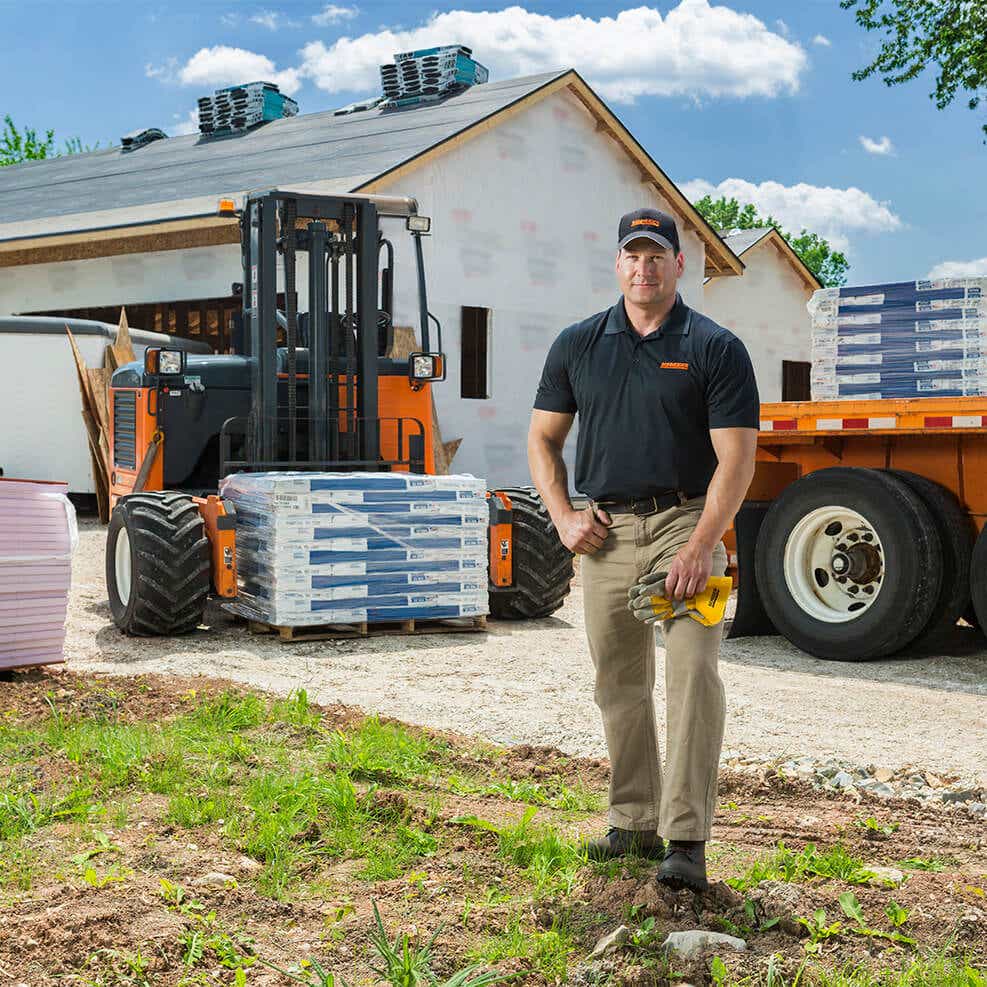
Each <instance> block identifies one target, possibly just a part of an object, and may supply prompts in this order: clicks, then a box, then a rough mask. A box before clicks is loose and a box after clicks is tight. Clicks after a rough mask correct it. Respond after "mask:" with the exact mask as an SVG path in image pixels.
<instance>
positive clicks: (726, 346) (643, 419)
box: [528, 209, 759, 891]
mask: <svg viewBox="0 0 987 987" xmlns="http://www.w3.org/2000/svg"><path fill="white" fill-rule="evenodd" d="M684 267H685V257H684V255H683V254H682V252H681V250H680V247H679V235H678V230H677V228H676V226H675V221H674V220H673V219H672V218H671V217H670V216H668V215H666V214H665V213H663V212H659V211H658V210H655V209H639V210H637V211H636V212H632V213H628V214H627V215H626V216H624V217H623V218H622V219H621V220H620V226H619V232H618V247H617V262H616V270H617V280H618V282H619V284H620V290H621V293H622V297H621V298H620V299H619V300H618V302H617V304H616V305H614V306H613V308H611V309H608V310H607V311H605V312H601V313H599V314H598V315H593V316H591V317H590V318H588V319H586V320H585V321H584V322H580V323H577V324H576V325H572V326H569V328H568V329H566V330H564V331H563V332H562V334H561V335H560V336H559V337H558V338H557V339H556V340H555V342H554V343H553V345H552V348H551V350H550V351H549V354H548V357H547V359H546V361H545V368H544V371H543V374H542V378H541V383H540V384H539V387H538V393H537V396H536V398H535V404H534V409H535V410H534V411H533V413H532V416H531V429H530V433H529V437H528V460H529V464H530V467H531V475H532V478H533V480H534V482H535V486H536V487H537V488H538V491H539V493H540V494H541V496H542V499H543V500H544V502H545V505H546V507H547V508H548V511H549V513H550V514H551V517H552V520H553V521H554V523H555V527H556V528H557V529H558V532H559V535H560V537H561V539H562V541H563V542H564V544H565V545H566V546H567V547H568V548H569V549H571V550H572V551H574V552H576V553H579V554H580V555H582V556H583V558H582V561H581V563H580V571H581V574H582V583H583V595H584V609H585V620H586V634H587V637H588V639H589V648H590V654H591V655H592V658H593V664H594V667H595V670H596V687H595V692H594V698H595V700H596V703H597V705H598V706H599V708H600V711H601V713H602V716H603V728H604V733H605V735H606V741H607V749H608V751H609V754H610V765H611V780H610V812H609V823H610V830H609V832H608V833H607V835H606V836H605V837H602V838H601V839H597V840H594V841H592V842H590V843H589V844H587V849H588V852H589V854H590V856H592V857H594V858H596V859H606V858H610V857H616V856H622V855H624V854H626V853H635V854H638V855H640V856H645V857H649V858H652V859H655V860H661V861H662V863H661V866H660V868H659V872H658V880H659V881H662V882H663V883H665V884H668V885H669V886H671V887H673V888H682V887H689V888H692V889H694V890H698V891H702V890H705V889H706V888H707V887H708V883H707V879H706V860H705V841H706V840H708V839H709V835H710V826H711V823H712V817H713V811H714V806H715V803H716V791H717V769H718V765H719V756H720V748H721V746H722V742H723V725H724V719H725V701H724V691H723V684H722V682H721V681H720V677H719V672H718V670H717V662H718V658H719V647H720V640H721V637H722V624H718V625H716V626H713V627H704V626H702V625H701V624H699V623H698V622H697V621H694V620H692V619H690V618H689V617H678V618H676V619H673V620H670V621H666V622H665V623H664V624H663V625H662V634H663V638H664V646H665V695H666V748H665V755H666V756H665V769H664V773H663V772H662V766H661V761H660V753H659V749H658V737H657V727H656V722H655V708H654V699H653V696H652V693H653V691H654V684H655V641H654V632H653V629H652V627H651V626H650V625H648V624H644V623H641V622H640V621H639V620H636V619H635V617H634V616H633V614H632V613H631V612H630V611H629V610H628V608H627V602H628V589H629V588H630V587H631V586H632V585H634V584H635V583H638V582H639V581H640V579H641V577H642V576H645V575H648V574H649V573H656V572H659V571H661V572H667V573H668V576H667V579H666V581H665V592H666V595H667V596H669V597H671V598H673V599H676V600H681V599H684V598H687V597H690V596H692V595H694V594H695V593H696V592H698V591H699V590H701V589H702V588H703V587H704V586H705V585H706V583H707V581H708V580H709V578H710V576H711V575H713V574H715V575H723V573H724V571H725V569H726V551H725V549H724V547H723V544H722V542H721V540H720V539H721V538H722V537H723V533H724V531H726V529H727V528H728V527H729V526H730V524H731V522H732V520H733V517H734V515H735V514H736V512H737V510H738V509H739V507H740V505H741V503H742V501H743V499H744V495H745V493H746V492H747V488H748V486H749V485H750V481H751V479H752V477H753V475H754V453H755V447H756V439H757V429H758V424H759V422H758V416H759V402H758V395H757V387H756V384H755V381H754V371H753V368H752V366H751V362H750V358H749V356H748V354H747V351H746V349H745V348H744V345H743V343H741V342H740V340H739V339H737V338H736V336H734V335H733V334H732V333H730V332H728V331H727V330H726V329H724V328H722V327H721V326H718V325H717V324H716V323H715V322H713V321H712V320H710V319H708V318H706V317H705V316H703V315H700V314H699V313H698V312H695V311H693V310H691V309H690V308H689V307H688V306H686V305H685V303H684V302H683V301H682V299H681V297H680V296H679V295H678V293H677V290H676V287H677V283H678V279H679V278H680V277H681V275H682V272H683V270H684ZM576 414H578V415H579V441H578V447H577V451H576V476H575V486H576V489H577V490H578V491H579V492H581V493H583V494H585V495H586V496H587V497H588V498H589V499H590V506H589V507H588V508H587V509H586V510H583V511H577V510H575V509H574V508H573V506H572V502H571V501H570V499H569V493H568V490H569V485H568V477H567V473H566V467H565V464H564V462H563V460H562V447H563V445H564V443H565V439H566V435H567V434H568V432H569V430H570V428H571V427H572V423H573V419H574V417H575V415H576ZM659 833H660V834H661V835H659ZM662 836H663V837H664V838H665V839H667V840H668V847H667V849H666V847H665V844H664V842H663V840H662Z"/></svg>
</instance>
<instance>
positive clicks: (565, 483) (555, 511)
mask: <svg viewBox="0 0 987 987" xmlns="http://www.w3.org/2000/svg"><path fill="white" fill-rule="evenodd" d="M528 466H529V468H530V470H531V480H532V482H533V483H534V485H535V488H536V489H537V490H538V493H540V494H541V499H542V502H543V503H544V505H545V508H546V509H547V511H548V513H549V516H550V517H551V518H552V521H553V522H555V523H556V524H558V519H559V518H560V517H561V516H562V515H563V514H564V513H565V512H566V511H571V510H572V501H571V500H570V499H569V471H568V470H567V469H566V465H565V460H564V459H563V458H562V450H561V449H559V448H558V447H556V446H555V445H553V444H552V443H551V442H548V441H546V440H544V439H532V440H531V441H530V442H529V443H528Z"/></svg>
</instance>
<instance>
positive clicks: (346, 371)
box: [106, 190, 573, 635]
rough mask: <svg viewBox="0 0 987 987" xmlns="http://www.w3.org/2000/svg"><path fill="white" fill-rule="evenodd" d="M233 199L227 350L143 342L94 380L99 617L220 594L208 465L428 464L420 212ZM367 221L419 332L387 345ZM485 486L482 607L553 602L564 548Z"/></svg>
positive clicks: (372, 200) (121, 621)
mask: <svg viewBox="0 0 987 987" xmlns="http://www.w3.org/2000/svg"><path fill="white" fill-rule="evenodd" d="M221 211H223V212H225V213H227V214H229V213H231V212H233V211H234V204H233V203H232V202H231V201H224V202H223V203H221ZM237 215H238V216H239V221H240V233H241V253H242V262H243V284H242V296H243V309H242V312H241V313H239V314H238V318H237V319H236V320H235V322H234V326H233V339H234V347H233V348H234V349H235V351H236V352H234V353H231V354H215V355H213V354H210V355H198V354H188V353H185V352H182V351H178V350H168V349H163V348H151V349H148V350H147V351H146V353H145V355H144V359H143V361H142V362H135V363H130V364H127V365H126V366H123V367H120V368H119V369H118V370H117V371H116V372H115V373H114V374H113V378H112V381H111V391H110V416H111V421H112V431H111V445H110V447H111V450H112V474H111V477H110V498H111V507H112V509H113V513H112V516H111V519H110V525H109V530H108V535H107V543H106V582H107V588H108V590H109V597H110V608H111V611H112V615H113V620H114V622H115V623H116V625H117V627H119V628H120V630H122V631H124V632H125V633H127V634H134V635H172V634H181V633H187V632H190V631H193V630H194V629H195V628H196V627H198V626H199V624H200V623H201V622H202V619H203V614H204V611H205V607H206V603H207V601H208V599H209V597H210V596H216V597H219V598H222V599H231V598H232V597H235V596H236V594H237V571H236V518H235V515H234V511H233V508H232V505H230V504H228V503H226V502H224V501H223V499H222V498H221V497H219V496H218V495H217V493H216V491H217V489H218V485H219V481H220V479H221V478H222V477H224V476H227V475H228V474H230V473H235V472H244V471H246V472H259V471H264V472H269V471H274V472H277V471H294V470H303V471H305V470H308V471H311V470H319V471H322V470H325V471H335V472H338V471H346V472H360V471H364V472H369V471H372V472H381V471H384V472H387V471H396V472H411V473H422V474H430V473H434V472H435V459H434V455H433V435H432V431H433V428H432V423H433V420H434V419H433V414H432V386H433V384H435V383H438V382H440V381H442V380H444V379H445V356H444V354H443V352H442V328H441V326H440V324H439V322H438V320H437V319H436V318H435V316H434V315H432V314H431V313H430V312H429V311H428V299H427V292H426V278H425V268H424V259H423V251H422V237H424V236H427V235H429V234H430V221H429V219H428V217H425V216H421V215H419V213H418V207H417V203H416V202H415V200H414V199H411V198H403V197H392V196H360V195H336V196H321V195H308V194H304V193H296V192H292V191H283V190H271V191H267V192H263V193H258V194H251V195H249V196H248V197H247V199H246V201H245V203H244V206H243V208H242V210H240V211H239V212H238V213H237ZM385 220H398V221H402V222H403V224H404V226H405V229H406V231H407V233H408V234H409V235H410V237H411V243H412V248H413V253H414V257H415V264H416V276H417V295H418V333H419V337H418V340H417V342H418V343H419V344H420V345H419V346H418V349H417V351H416V352H414V353H412V354H411V355H410V357H409V358H408V359H407V360H393V359H390V358H388V356H387V353H388V352H389V351H390V349H391V345H392V342H393V337H394V326H393V312H394V256H395V252H394V247H393V243H392V241H391V240H389V239H387V237H385V235H384V231H383V229H382V221H385ZM299 254H302V255H303V257H304V263H303V264H302V265H300V264H299ZM382 258H383V264H382V263H381V259H382ZM300 267H301V268H303V271H304V274H303V276H304V277H305V278H306V280H307V284H306V287H307V293H306V294H307V305H308V307H307V311H304V312H300V311H299V306H298V301H299V292H298V285H297V279H298V277H299V269H300ZM281 272H283V298H284V308H283V310H282V309H280V308H278V275H279V273H281ZM433 328H434V331H435V335H434V348H433V335H432V330H433ZM488 503H489V507H490V527H489V537H490V564H489V590H490V611H491V615H492V616H494V617H499V618H502V619H528V618H536V617H544V616H547V615H549V614H551V613H553V612H554V611H555V610H557V609H558V608H559V607H560V606H561V605H562V602H563V601H564V599H565V597H566V595H567V594H568V592H569V585H570V582H571V579H572V573H573V570H572V554H571V553H570V552H569V551H568V550H567V549H566V548H565V547H564V546H563V545H562V543H561V542H560V541H559V539H558V535H557V534H556V531H555V528H554V526H553V525H552V523H551V520H550V518H549V517H548V513H547V511H546V510H545V508H544V506H543V505H542V503H541V501H540V499H539V497H538V494H537V493H536V492H535V491H534V490H533V489H532V488H530V487H516V488H508V489H503V490H496V491H491V492H490V493H488Z"/></svg>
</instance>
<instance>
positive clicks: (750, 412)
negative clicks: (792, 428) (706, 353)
mask: <svg viewBox="0 0 987 987" xmlns="http://www.w3.org/2000/svg"><path fill="white" fill-rule="evenodd" d="M706 405H707V408H708V411H709V427H710V428H760V426H761V421H760V418H761V402H760V398H759V397H758V393H757V381H756V380H755V378H754V367H753V365H752V364H751V358H750V356H749V354H748V353H747V347H745V346H744V344H743V343H742V342H741V341H740V340H739V339H737V338H736V337H734V338H733V339H730V340H729V341H727V342H726V344H725V345H720V346H717V347H716V350H715V352H714V353H713V359H712V361H711V365H710V368H709V375H708V378H707V383H706Z"/></svg>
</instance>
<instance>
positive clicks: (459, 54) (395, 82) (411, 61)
mask: <svg viewBox="0 0 987 987" xmlns="http://www.w3.org/2000/svg"><path fill="white" fill-rule="evenodd" d="M472 54H473V52H472V49H470V48H467V47H466V46H465V45H446V46H444V47H440V48H422V49H420V50H419V51H408V52H403V53H402V54H400V55H395V56H394V64H393V65H381V67H380V84H381V90H382V92H383V94H384V97H385V102H384V104H382V105H383V106H384V108H389V107H402V106H411V105H414V104H416V103H429V102H435V101H437V100H440V99H445V98H446V97H447V96H452V95H454V94H455V93H460V92H462V91H463V90H464V89H469V87H470V86H476V85H481V84H482V83H484V82H486V81H487V79H488V78H489V73H488V72H487V70H486V68H484V66H482V65H480V63H479V62H476V61H474V60H473V58H472V57H471V56H472Z"/></svg>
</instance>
